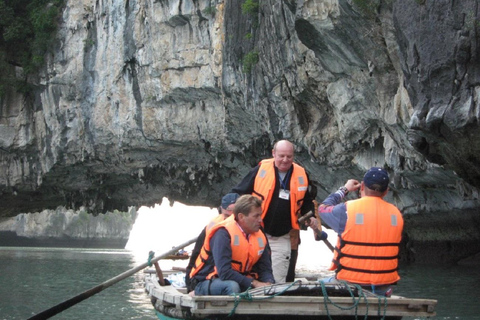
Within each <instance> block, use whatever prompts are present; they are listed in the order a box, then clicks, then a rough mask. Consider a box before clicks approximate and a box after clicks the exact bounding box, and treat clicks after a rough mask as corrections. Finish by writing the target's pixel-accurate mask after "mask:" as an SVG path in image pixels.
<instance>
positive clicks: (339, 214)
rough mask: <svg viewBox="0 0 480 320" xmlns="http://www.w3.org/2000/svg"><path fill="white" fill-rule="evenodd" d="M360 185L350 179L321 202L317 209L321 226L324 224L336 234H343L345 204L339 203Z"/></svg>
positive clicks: (345, 221)
mask: <svg viewBox="0 0 480 320" xmlns="http://www.w3.org/2000/svg"><path fill="white" fill-rule="evenodd" d="M360 185H361V184H360V182H359V181H357V180H355V179H350V180H348V181H347V182H346V183H345V185H344V186H343V187H340V188H339V189H338V190H337V191H335V192H334V193H332V194H330V195H329V196H328V197H327V198H326V199H325V200H324V201H323V202H322V204H321V205H320V206H319V207H318V214H319V215H320V219H321V220H322V224H326V225H327V226H329V227H330V228H332V229H333V230H335V232H337V233H338V234H341V233H343V231H344V230H345V225H346V223H347V204H346V203H341V202H342V200H343V198H345V196H346V195H347V194H348V193H349V192H351V191H355V190H357V189H359V188H360Z"/></svg>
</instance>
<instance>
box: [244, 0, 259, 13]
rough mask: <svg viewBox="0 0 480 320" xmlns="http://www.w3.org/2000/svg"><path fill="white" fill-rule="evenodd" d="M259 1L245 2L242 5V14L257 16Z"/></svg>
mask: <svg viewBox="0 0 480 320" xmlns="http://www.w3.org/2000/svg"><path fill="white" fill-rule="evenodd" d="M258 7H259V4H258V1H256V0H245V2H244V3H242V13H243V14H255V13H258Z"/></svg>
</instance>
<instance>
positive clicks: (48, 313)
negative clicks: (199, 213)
mask: <svg viewBox="0 0 480 320" xmlns="http://www.w3.org/2000/svg"><path fill="white" fill-rule="evenodd" d="M195 241H197V238H196V237H195V238H193V239H191V240H188V241H187V242H185V243H182V244H181V245H179V246H176V247H174V248H172V250H170V251H167V252H165V253H164V254H161V255H159V256H157V257H155V258H153V259H151V260H150V263H154V262H157V261H158V260H160V259H162V258H165V257H166V256H168V255H171V254H174V253H175V252H177V251H178V250H180V249H183V248H185V247H186V246H188V245H190V244H192V243H194V242H195ZM148 266H150V264H149V262H145V263H143V264H141V265H139V266H138V267H135V268H133V269H130V270H128V271H125V272H124V273H122V274H119V275H118V276H116V277H114V278H112V279H110V280H108V281H105V282H104V283H102V284H99V285H98V286H96V287H93V288H91V289H89V290H87V291H85V292H82V293H80V294H79V295H77V296H75V297H73V298H70V299H68V300H65V301H64V302H62V303H59V304H57V305H56V306H53V307H51V308H49V309H47V310H45V311H42V312H40V313H38V314H36V315H34V316H33V317H30V318H28V320H43V319H48V318H50V317H53V316H54V315H56V314H58V313H60V312H62V311H64V310H66V309H68V308H70V307H71V306H74V305H76V304H77V303H79V302H82V301H83V300H85V299H88V298H90V297H91V296H93V295H95V294H97V293H99V292H101V291H103V290H105V289H106V288H108V287H110V286H111V285H113V284H115V283H117V282H119V281H121V280H123V279H125V278H128V277H129V276H131V275H132V274H134V273H137V272H138V271H140V270H143V269H145V268H146V267H148Z"/></svg>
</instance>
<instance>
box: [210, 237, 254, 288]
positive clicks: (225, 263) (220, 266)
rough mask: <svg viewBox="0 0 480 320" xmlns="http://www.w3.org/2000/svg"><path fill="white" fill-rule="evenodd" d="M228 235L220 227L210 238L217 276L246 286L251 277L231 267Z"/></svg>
mask: <svg viewBox="0 0 480 320" xmlns="http://www.w3.org/2000/svg"><path fill="white" fill-rule="evenodd" d="M230 242H231V239H230V235H229V234H228V231H227V230H225V229H224V228H220V229H219V230H218V231H217V232H215V234H214V235H213V237H212V239H211V240H210V248H211V249H212V256H213V261H214V262H215V266H216V267H217V272H218V276H219V278H220V279H221V280H233V281H235V282H237V283H238V284H239V285H240V287H245V288H248V287H250V286H251V284H252V279H251V278H248V277H246V276H244V275H242V274H241V273H239V272H237V271H235V270H233V269H232V247H231V246H230Z"/></svg>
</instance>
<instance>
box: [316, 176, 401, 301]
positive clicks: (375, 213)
mask: <svg viewBox="0 0 480 320" xmlns="http://www.w3.org/2000/svg"><path fill="white" fill-rule="evenodd" d="M388 183H389V177H388V173H387V172H386V171H385V170H384V169H382V168H376V167H372V168H371V169H370V170H368V171H367V173H365V176H364V177H363V181H362V182H361V183H360V182H358V181H357V180H354V179H350V180H348V181H347V182H346V183H345V186H343V187H340V189H338V190H337V191H336V192H334V193H332V194H330V195H329V196H328V197H327V198H326V199H325V201H323V203H322V204H321V205H320V207H319V209H318V212H319V214H320V218H321V219H322V222H323V223H324V224H326V225H328V226H330V227H331V228H332V229H333V230H335V232H337V233H338V241H337V245H336V247H335V253H334V256H333V260H332V265H331V267H330V270H335V272H336V279H338V280H345V281H348V282H351V283H355V284H359V285H361V286H362V287H364V288H365V289H368V290H371V291H372V292H373V293H376V294H377V295H382V296H387V297H388V296H390V295H391V294H392V288H391V285H392V284H395V283H396V282H397V281H398V280H400V276H399V275H398V253H399V246H400V241H401V239H402V230H403V218H402V214H401V213H400V211H399V210H398V209H397V207H395V206H394V205H393V204H390V203H388V202H386V201H385V200H383V197H385V195H386V194H387V192H388ZM358 189H360V194H361V198H360V199H355V200H350V201H346V202H345V203H341V201H342V200H343V198H344V197H345V196H346V195H347V194H348V193H349V192H352V191H355V190H358Z"/></svg>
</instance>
